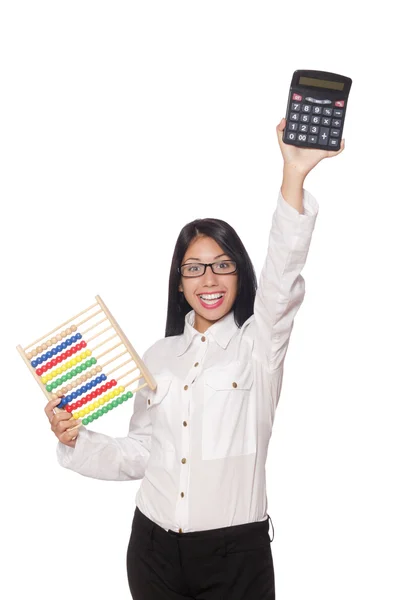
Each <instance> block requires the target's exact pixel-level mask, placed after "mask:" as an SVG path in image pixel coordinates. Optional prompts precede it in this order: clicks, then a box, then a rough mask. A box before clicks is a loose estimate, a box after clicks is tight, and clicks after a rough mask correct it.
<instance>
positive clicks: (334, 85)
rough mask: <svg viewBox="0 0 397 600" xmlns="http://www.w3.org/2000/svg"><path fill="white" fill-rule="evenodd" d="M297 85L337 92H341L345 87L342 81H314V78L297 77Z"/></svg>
mask: <svg viewBox="0 0 397 600" xmlns="http://www.w3.org/2000/svg"><path fill="white" fill-rule="evenodd" d="M298 83H299V84H300V85H313V86H315V87H321V88H328V89H329V90H339V91H342V90H343V88H344V87H345V84H344V83H343V82H342V81H326V80H325V79H314V77H299V82H298Z"/></svg>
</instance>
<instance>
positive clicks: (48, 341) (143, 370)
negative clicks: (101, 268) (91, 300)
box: [17, 296, 157, 424]
mask: <svg viewBox="0 0 397 600" xmlns="http://www.w3.org/2000/svg"><path fill="white" fill-rule="evenodd" d="M95 300H96V302H95V304H93V305H91V306H89V307H88V308H86V309H85V310H83V311H82V312H80V313H78V314H77V315H75V316H74V317H72V318H71V319H68V320H67V321H65V322H64V323H62V324H61V325H59V326H58V327H56V328H55V329H53V330H52V331H50V332H49V333H47V334H46V335H43V336H42V337H40V338H39V339H37V340H35V341H34V342H32V343H31V344H29V345H28V346H26V347H25V348H23V347H22V346H20V345H18V346H17V350H18V352H19V354H20V355H21V357H22V358H23V360H24V362H25V364H26V365H27V367H28V369H29V371H30V372H31V374H32V375H33V377H34V379H35V380H36V382H37V383H38V385H39V387H40V389H41V391H42V392H43V393H44V395H45V396H46V398H47V400H55V398H59V401H60V403H62V400H63V399H64V398H65V397H66V394H67V392H71V390H72V389H74V388H77V386H80V383H81V384H82V386H84V383H83V381H84V378H85V380H87V379H89V378H90V377H93V376H94V375H95V373H91V372H89V373H88V374H84V375H83V376H82V377H78V378H77V379H75V377H76V375H74V376H73V377H72V378H70V379H71V383H70V384H67V385H66V386H65V387H63V388H62V389H61V390H58V392H56V393H55V394H54V393H52V391H49V390H48V389H47V388H46V385H45V384H44V383H43V381H42V378H41V376H39V375H38V374H37V373H36V367H33V366H32V364H31V362H32V358H35V357H36V356H38V355H40V354H42V353H43V352H44V353H45V352H46V350H48V349H49V348H50V347H51V346H53V345H54V344H57V343H59V342H61V340H62V338H63V337H65V336H66V335H70V334H71V333H72V332H74V331H77V329H78V328H80V327H81V326H82V325H83V324H84V323H87V322H88V321H90V320H91V319H93V318H94V317H96V316H97V315H99V314H100V313H103V314H104V318H103V319H102V320H99V321H97V322H95V323H94V324H92V325H90V326H89V327H88V328H87V329H85V330H84V331H83V332H81V334H80V336H81V337H82V334H86V333H88V331H92V330H94V329H96V328H97V327H98V326H99V325H101V324H102V323H104V322H105V321H109V323H110V326H108V327H107V328H105V329H103V330H102V331H99V332H98V333H95V335H93V336H91V337H90V338H89V339H88V340H87V341H85V346H84V347H87V348H88V345H87V344H88V342H92V341H93V340H94V339H96V338H98V337H100V336H101V335H102V334H104V333H105V332H106V331H108V330H109V329H113V330H114V331H115V333H114V335H113V336H112V337H110V338H108V339H106V340H104V341H101V342H100V343H98V344H97V345H96V346H95V347H94V348H88V350H87V351H85V353H84V352H83V353H82V354H83V355H84V354H87V352H89V354H87V355H88V356H91V355H92V356H93V358H94V359H95V361H98V360H99V359H100V358H103V357H104V356H106V354H109V353H111V352H112V351H113V350H115V349H116V348H118V347H119V346H124V347H125V350H124V351H123V352H122V353H121V354H118V355H117V356H114V357H113V358H110V359H109V360H107V362H105V363H104V364H102V365H101V364H99V363H98V366H97V367H95V369H94V371H96V372H97V373H98V372H99V371H101V370H102V369H103V368H104V367H106V366H108V365H110V363H112V362H114V361H117V359H119V358H121V357H122V356H123V355H125V354H127V353H128V354H129V355H130V358H128V360H126V361H125V362H123V363H122V364H118V365H116V366H115V367H114V368H113V369H111V370H110V371H109V372H108V373H107V374H106V377H107V376H109V375H110V374H112V373H113V372H115V371H117V370H119V369H122V368H123V367H125V366H126V365H128V363H130V362H131V361H133V362H134V363H135V365H136V366H135V367H134V368H132V369H130V370H127V371H126V372H124V373H122V374H120V375H118V379H119V380H120V379H123V378H124V377H126V376H127V375H129V374H130V373H132V372H133V371H136V370H139V374H138V376H136V377H133V379H131V381H128V382H127V383H124V384H122V386H121V387H120V388H117V389H118V390H120V389H123V391H124V389H125V388H127V387H129V386H130V385H132V384H133V383H135V382H138V381H139V379H142V378H144V380H145V383H143V384H142V385H138V387H136V388H135V389H132V390H130V391H129V392H128V394H129V396H128V397H131V396H132V394H133V393H136V392H138V391H139V390H140V389H142V388H144V387H146V386H149V388H150V389H151V390H152V391H153V390H155V389H156V387H157V385H156V382H155V380H154V379H153V377H152V375H151V374H150V372H149V370H148V369H147V367H146V366H145V364H144V363H143V362H142V360H141V358H140V357H139V355H138V353H137V352H136V351H135V349H134V348H133V346H132V345H131V343H130V342H129V340H128V339H127V337H126V335H125V334H124V333H123V331H122V329H121V327H120V326H119V324H118V323H117V321H116V319H115V318H114V317H113V315H112V314H111V312H110V310H109V309H108V308H107V306H106V305H105V303H104V302H103V300H102V299H101V297H100V296H95ZM95 308H98V309H99V310H98V311H96V312H94V313H93V314H89V315H88V316H87V314H88V313H90V311H92V310H93V309H95ZM81 317H83V320H81V321H80V322H78V323H74V322H75V321H77V319H80V318H81ZM71 323H73V325H71V326H70V327H69V328H68V329H66V330H65V331H63V332H62V333H59V332H60V330H61V329H62V328H63V327H65V326H67V325H69V324H71ZM57 332H58V333H57ZM50 336H52V337H50ZM116 337H118V338H119V339H120V341H119V342H118V343H116V344H115V345H113V346H112V347H111V348H108V349H107V350H105V351H104V352H102V353H101V354H99V356H94V354H93V352H94V351H95V350H97V349H98V348H99V347H100V346H103V345H106V343H108V342H109V341H110V340H112V339H113V338H116ZM43 341H44V343H43V344H42V345H40V346H38V347H36V348H34V349H33V350H31V351H30V352H27V350H29V349H31V348H33V347H34V346H37V344H40V343H41V342H43ZM58 352H60V350H58ZM54 355H55V354H54ZM69 356H71V354H68V357H69ZM40 360H41V361H42V362H44V361H43V357H41V359H40ZM46 360H49V358H48V359H46ZM63 360H65V359H63ZM74 360H75V361H76V360H82V359H78V358H76V359H74ZM91 360H92V359H91ZM72 361H73V359H72V360H71V361H68V362H67V363H65V365H64V366H63V367H59V368H58V369H56V368H54V371H57V370H58V371H59V370H61V371H62V372H64V371H66V370H67V369H66V365H67V364H69V363H71V362H72ZM59 364H60V365H62V362H60V363H59ZM74 364H76V363H74ZM47 365H48V363H47ZM127 368H128V367H127ZM42 370H43V368H42ZM45 370H48V366H46V367H45ZM54 371H52V372H54ZM72 371H73V369H72ZM69 373H70V371H69ZM79 373H80V371H79ZM58 374H59V373H58ZM55 376H56V375H53V376H52V377H51V378H53V377H55ZM46 377H48V376H44V378H46ZM51 378H50V379H51ZM50 379H48V380H50ZM82 380H83V381H82ZM112 381H115V380H112ZM115 383H117V382H115ZM88 385H92V383H89V384H88ZM49 387H51V385H50V386H49ZM85 387H87V386H85ZM80 389H81V388H80ZM89 389H91V388H89ZM98 391H99V390H97V392H96V393H97V394H98ZM115 391H117V390H114V391H113V392H112V393H114V392H115ZM82 393H83V392H81V391H79V395H81V394H82ZM84 393H85V392H84ZM112 393H111V394H112ZM73 394H74V396H75V394H76V393H75V392H74V393H73ZM111 394H110V395H111ZM91 395H92V394H91ZM108 395H109V394H108ZM70 396H71V394H70ZM105 396H106V394H105ZM105 396H102V400H103V399H104V398H105ZM95 397H96V396H95ZM75 398H76V396H75V397H74V398H73V399H75ZM84 398H87V396H85V397H84ZM68 402H70V400H68ZM87 402H88V401H87V400H85V401H84V403H83V404H86V403H87ZM98 403H99V405H100V406H101V405H104V406H108V405H107V404H105V402H104V401H103V402H102V401H101V398H100V399H99V400H98V401H95V402H93V403H92V404H90V405H88V407H86V408H85V409H83V411H78V412H79V413H81V412H85V414H88V413H89V412H92V411H93V410H94V409H96V408H98V406H94V404H98ZM109 404H110V405H113V406H111V407H110V408H113V407H114V406H115V405H114V401H113V403H112V402H109ZM116 405H117V402H116ZM70 406H72V405H70ZM70 406H69V408H70ZM81 406H82V405H80V406H79V408H80V407H81ZM88 408H90V410H88ZM55 410H56V412H58V410H59V409H55ZM67 410H68V409H67ZM68 412H71V410H68ZM97 412H98V411H97ZM106 412H107V411H106ZM76 414H77V412H76V413H74V414H71V416H73V417H74V418H75V419H77V418H80V417H79V416H76ZM101 414H103V413H101ZM96 418H97V417H96ZM90 422H91V421H90ZM85 424H86V423H85Z"/></svg>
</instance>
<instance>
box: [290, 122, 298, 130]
mask: <svg viewBox="0 0 397 600" xmlns="http://www.w3.org/2000/svg"><path fill="white" fill-rule="evenodd" d="M288 129H291V130H292V131H296V130H297V129H298V123H288Z"/></svg>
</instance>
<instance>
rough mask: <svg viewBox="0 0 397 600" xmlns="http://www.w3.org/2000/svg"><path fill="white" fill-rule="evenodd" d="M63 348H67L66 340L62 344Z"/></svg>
mask: <svg viewBox="0 0 397 600" xmlns="http://www.w3.org/2000/svg"><path fill="white" fill-rule="evenodd" d="M61 348H62V350H66V348H67V345H66V344H65V342H62V344H61Z"/></svg>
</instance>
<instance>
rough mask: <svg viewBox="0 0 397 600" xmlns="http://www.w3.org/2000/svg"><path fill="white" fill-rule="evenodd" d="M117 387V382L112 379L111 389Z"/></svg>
mask: <svg viewBox="0 0 397 600" xmlns="http://www.w3.org/2000/svg"><path fill="white" fill-rule="evenodd" d="M115 385H117V381H116V380H115V379H112V380H111V382H110V387H114V386H115Z"/></svg>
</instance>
